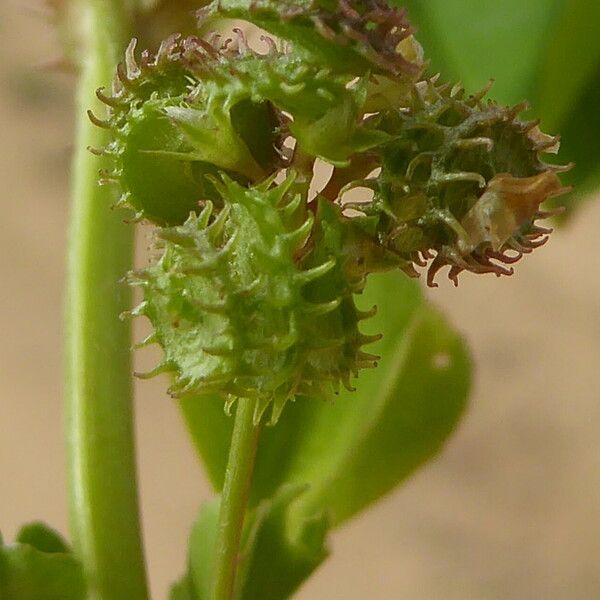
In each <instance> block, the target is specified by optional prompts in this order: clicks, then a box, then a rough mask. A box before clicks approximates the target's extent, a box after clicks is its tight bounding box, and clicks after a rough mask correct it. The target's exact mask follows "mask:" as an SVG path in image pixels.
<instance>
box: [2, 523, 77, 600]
mask: <svg viewBox="0 0 600 600" xmlns="http://www.w3.org/2000/svg"><path fill="white" fill-rule="evenodd" d="M0 598H1V599H2V600H83V599H84V598H85V583H84V579H83V572H82V569H81V566H80V564H79V563H78V561H77V560H76V559H75V557H74V556H73V555H72V554H71V551H70V550H69V548H68V547H67V545H66V543H65V542H64V540H63V539H62V538H61V537H60V536H59V535H58V534H57V533H56V532H55V531H53V530H52V529H50V528H48V527H46V526H45V525H43V524H41V523H31V524H29V525H26V526H24V527H23V528H22V529H21V530H20V531H19V533H18V534H17V538H16V541H15V543H14V544H10V545H4V543H3V541H2V538H1V537H0Z"/></svg>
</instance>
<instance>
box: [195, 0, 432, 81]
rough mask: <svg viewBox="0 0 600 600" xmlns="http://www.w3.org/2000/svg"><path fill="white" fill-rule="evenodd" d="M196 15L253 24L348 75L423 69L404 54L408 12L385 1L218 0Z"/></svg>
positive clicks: (312, 59)
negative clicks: (239, 20) (242, 20)
mask: <svg viewBox="0 0 600 600" xmlns="http://www.w3.org/2000/svg"><path fill="white" fill-rule="evenodd" d="M198 16H199V18H200V19H201V21H205V20H207V19H210V18H214V17H228V18H235V19H244V20H246V21H250V22H251V23H254V24H255V25H258V26H259V27H261V28H262V29H265V30H266V31H269V32H270V33H272V34H274V35H276V36H278V37H280V38H282V39H285V40H288V41H290V42H292V43H293V45H294V50H295V51H296V52H297V53H298V54H301V55H302V57H303V58H304V60H305V61H306V62H308V61H310V62H313V63H316V64H318V65H321V66H327V67H329V68H331V69H334V70H335V71H336V72H340V73H344V74H352V75H365V74H366V73H368V72H369V73H386V74H392V75H394V76H400V75H406V76H409V77H410V76H413V75H415V73H418V72H419V71H420V68H421V67H420V65H419V64H416V63H414V62H411V60H410V59H409V58H408V57H407V56H405V54H404V53H403V52H402V50H401V42H402V41H404V40H406V39H407V38H408V37H409V36H410V35H411V34H412V28H411V26H410V24H409V23H408V20H407V18H406V11H405V10H404V9H395V8H392V7H390V5H389V4H388V3H387V2H386V1H384V0H360V1H358V0H214V1H213V2H211V3H210V4H209V5H208V6H207V7H206V8H203V9H200V10H199V11H198Z"/></svg>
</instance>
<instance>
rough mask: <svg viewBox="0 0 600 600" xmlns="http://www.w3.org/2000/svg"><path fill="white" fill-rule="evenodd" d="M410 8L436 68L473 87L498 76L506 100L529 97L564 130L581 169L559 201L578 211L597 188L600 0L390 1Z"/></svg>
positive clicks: (547, 124)
mask: <svg viewBox="0 0 600 600" xmlns="http://www.w3.org/2000/svg"><path fill="white" fill-rule="evenodd" d="M392 3H393V4H395V5H398V6H407V7H408V8H409V16H410V19H411V22H412V23H413V24H414V25H415V27H416V29H417V37H418V39H419V41H420V42H421V43H422V44H423V45H424V46H425V47H426V48H427V53H428V56H429V58H430V59H431V61H432V63H431V68H432V70H434V71H438V70H440V71H442V72H443V73H444V76H445V77H447V78H449V79H460V80H461V81H462V82H463V83H464V85H465V87H466V88H467V89H468V90H476V89H478V88H479V87H481V86H482V85H484V84H485V83H486V82H487V81H489V80H490V79H492V78H494V79H496V80H497V84H496V85H495V87H494V90H493V92H492V93H493V95H494V96H495V97H496V98H497V99H498V100H499V101H501V102H503V103H514V102H519V101H520V100H523V98H528V99H529V100H530V101H531V105H532V108H533V116H536V117H540V118H541V119H542V123H543V126H544V129H545V130H546V131H550V132H558V131H560V133H561V138H562V147H561V160H562V161H563V162H564V161H574V162H575V163H576V165H577V168H576V169H574V170H573V171H572V172H571V173H570V174H568V175H567V176H566V177H565V179H564V182H565V183H567V184H569V183H571V184H575V186H576V189H575V191H574V192H573V193H571V195H570V196H567V197H562V198H561V199H560V204H563V205H566V206H567V208H568V209H569V210H573V209H574V208H575V207H576V206H577V205H578V204H579V203H580V202H581V201H582V200H584V199H585V198H586V197H588V196H589V195H590V194H591V193H593V192H594V191H596V190H597V188H598V187H599V186H600V119H599V118H598V117H597V110H598V106H600V37H599V36H598V34H597V27H598V24H599V23H600V2H596V1H594V0H528V1H527V2H523V1H522V0H503V1H502V2H498V1H497V0H452V1H451V2H448V1H447V0H429V1H428V2H426V3H425V2H422V1H421V0H393V1H392Z"/></svg>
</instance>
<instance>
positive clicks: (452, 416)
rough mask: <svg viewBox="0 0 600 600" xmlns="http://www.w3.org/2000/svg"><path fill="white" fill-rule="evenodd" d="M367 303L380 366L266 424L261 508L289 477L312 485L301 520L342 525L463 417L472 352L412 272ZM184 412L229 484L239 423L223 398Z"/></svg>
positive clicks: (393, 277) (390, 278)
mask: <svg viewBox="0 0 600 600" xmlns="http://www.w3.org/2000/svg"><path fill="white" fill-rule="evenodd" d="M361 302H362V305H363V306H362V308H370V307H371V306H372V305H373V304H377V305H378V306H379V312H378V314H377V315H376V316H375V317H374V318H373V319H371V320H369V321H368V327H369V331H367V332H366V333H377V332H384V334H385V335H384V338H383V340H382V341H381V342H379V343H378V344H377V345H376V346H374V349H373V351H374V352H376V353H378V354H379V355H381V357H382V358H381V363H380V365H379V367H378V368H377V369H373V370H371V371H369V372H363V373H362V374H361V376H360V378H359V379H358V381H357V391H356V392H343V393H341V394H340V396H339V397H337V398H336V399H335V401H333V402H330V401H323V400H313V399H306V398H300V399H298V400H297V401H296V402H295V403H291V404H289V405H288V406H287V407H286V409H285V411H284V412H283V415H282V417H281V418H280V420H279V423H278V424H277V425H276V426H275V427H268V428H265V429H264V431H263V433H262V437H261V443H260V445H259V450H258V456H257V465H256V470H255V477H254V482H253V502H252V505H253V506H256V505H257V504H258V503H259V502H260V501H261V500H263V499H265V498H269V497H272V496H273V495H274V494H275V492H276V491H277V490H278V489H279V488H280V487H281V486H283V485H285V484H286V483H290V482H292V483H295V484H298V485H301V484H308V485H309V486H310V489H309V491H308V492H307V493H306V494H305V495H303V497H302V498H301V499H300V500H299V501H298V503H297V507H298V508H297V509H296V510H297V511H299V512H300V513H302V517H304V516H306V515H312V514H315V513H319V512H322V511H330V512H331V514H332V517H333V520H334V522H335V523H341V522H342V521H344V520H345V519H347V518H349V517H350V516H352V515H353V514H354V513H355V512H357V511H358V510H360V509H362V508H364V507H365V506H367V505H368V504H370V503H371V502H374V501H375V500H377V499H378V498H379V497H381V496H382V495H383V494H385V493H387V492H388V491H389V490H391V489H392V488H393V487H395V486H396V485H397V484H398V483H400V482H401V481H402V480H403V479H404V478H406V477H407V476H408V475H410V473H411V472H412V471H413V470H414V469H416V468H417V467H418V466H419V465H421V464H422V463H423V462H424V461H425V460H427V459H428V458H429V457H431V456H432V455H433V454H434V453H435V452H436V451H437V450H438V449H439V448H440V446H441V445H442V443H443V441H444V440H445V439H446V438H447V436H448V435H449V434H450V433H451V432H452V430H453V428H454V427H455V425H456V423H457V421H458V420H459V418H460V416H461V414H462V412H463V409H464V406H465V399H466V396H467V392H468V388H469V372H470V367H469V359H468V355H467V352H466V350H465V348H464V346H463V344H462V342H461V340H460V337H459V336H458V335H457V334H456V333H454V332H453V330H452V329H451V328H450V327H449V326H448V325H447V323H446V322H445V321H444V319H443V318H442V317H441V316H440V315H439V313H438V312H437V311H436V310H435V309H433V308H431V306H430V305H429V304H428V303H427V302H426V301H425V300H424V298H423V296H422V294H421V292H420V290H419V287H418V285H416V284H415V283H414V282H413V281H411V280H409V279H408V278H407V277H406V276H405V275H403V274H387V275H381V276H377V277H374V278H373V280H372V281H371V282H370V284H369V286H367V291H366V292H365V295H364V298H363V299H361ZM184 413H185V415H186V418H187V421H188V425H189V427H190V431H191V432H192V435H193V437H194V440H195V443H196V447H197V448H198V450H199V452H200V454H201V456H202V457H203V459H204V461H205V463H206V466H207V470H208V472H209V474H210V477H211V481H213V483H214V484H215V486H216V488H217V489H220V487H221V485H222V479H223V472H224V468H225V460H226V458H225V457H226V455H227V448H228V444H229V436H230V427H231V424H230V422H229V420H228V418H227V417H226V416H225V415H224V414H223V403H222V400H219V399H216V398H215V399H206V398H202V399H197V400H195V401H193V400H187V401H186V402H185V403H184ZM353 482H360V484H358V483H353ZM337 490H339V493H338V492H337ZM300 506H302V507H304V508H303V509H302V510H300V508H299V507H300Z"/></svg>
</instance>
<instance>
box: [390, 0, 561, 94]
mask: <svg viewBox="0 0 600 600" xmlns="http://www.w3.org/2000/svg"><path fill="white" fill-rule="evenodd" d="M564 1H565V0H528V1H526V2H524V1H523V0H503V1H502V2H498V0H453V1H452V2H448V1H447V0H429V1H428V2H422V0H392V4H396V5H398V6H406V7H407V8H408V9H409V17H410V19H411V21H412V22H413V23H414V24H415V25H416V27H417V38H418V39H419V40H420V42H421V43H422V44H423V46H424V48H425V56H427V57H429V58H430V59H431V60H432V69H433V70H434V71H437V70H441V71H442V74H443V77H444V78H445V79H450V80H454V81H462V82H463V84H464V85H465V87H466V89H467V90H469V91H471V92H474V91H476V90H478V89H480V88H481V87H483V86H484V85H486V83H487V82H488V81H489V80H490V79H495V80H496V82H497V83H496V85H495V87H494V96H495V97H497V98H498V99H499V100H500V101H502V102H506V103H512V102H519V101H520V100H522V99H523V98H524V97H525V96H528V95H529V94H530V92H531V90H532V88H533V82H534V80H536V79H537V75H536V71H537V70H538V69H539V64H540V61H541V60H543V55H544V52H545V51H546V48H547V44H548V42H549V35H548V32H549V27H550V26H551V24H552V23H553V20H554V19H555V18H556V17H557V15H558V14H559V12H560V9H561V7H562V4H563V3H564Z"/></svg>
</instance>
